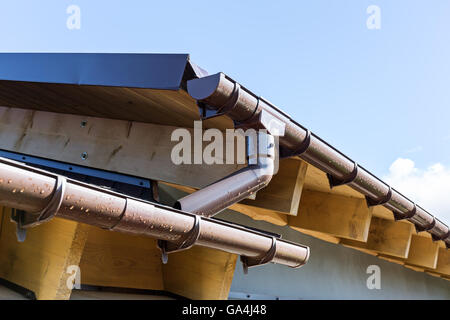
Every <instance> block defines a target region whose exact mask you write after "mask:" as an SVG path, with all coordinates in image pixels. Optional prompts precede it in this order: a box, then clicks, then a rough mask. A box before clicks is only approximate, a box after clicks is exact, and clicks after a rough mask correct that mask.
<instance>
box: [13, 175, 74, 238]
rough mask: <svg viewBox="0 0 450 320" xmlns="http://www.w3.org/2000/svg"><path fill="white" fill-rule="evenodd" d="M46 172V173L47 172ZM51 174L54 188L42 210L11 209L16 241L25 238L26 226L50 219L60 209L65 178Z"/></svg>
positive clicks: (32, 225) (33, 225)
mask: <svg viewBox="0 0 450 320" xmlns="http://www.w3.org/2000/svg"><path fill="white" fill-rule="evenodd" d="M46 174H47V175H48V173H46ZM52 176H53V178H55V179H56V188H55V191H54V192H53V195H52V198H51V199H50V202H49V203H48V205H47V206H46V207H45V208H44V209H43V210H41V211H40V212H36V213H30V212H25V211H23V210H16V209H14V210H13V211H12V213H11V220H12V221H13V222H15V223H16V225H17V229H16V235H17V241H19V242H24V241H25V239H26V234H27V230H26V229H27V228H31V227H35V226H37V225H40V224H42V223H44V222H47V221H49V220H51V219H52V218H53V217H54V216H55V215H56V213H57V212H58V210H59V209H60V207H61V204H62V202H63V197H64V192H65V189H66V178H65V177H64V176H60V175H57V174H55V175H52Z"/></svg>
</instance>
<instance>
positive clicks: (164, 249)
mask: <svg viewBox="0 0 450 320" xmlns="http://www.w3.org/2000/svg"><path fill="white" fill-rule="evenodd" d="M194 218H195V220H194V226H193V227H192V229H191V230H190V231H189V232H188V234H187V235H186V237H185V238H184V239H183V241H182V242H181V243H180V244H176V245H175V244H173V243H171V242H169V241H167V240H158V248H159V249H160V250H161V260H162V262H163V264H166V263H167V261H168V260H169V257H168V254H169V253H172V252H178V251H183V250H187V249H190V248H191V247H192V246H193V245H194V244H195V243H196V242H197V240H198V237H199V236H200V220H201V218H200V216H197V215H196V216H194Z"/></svg>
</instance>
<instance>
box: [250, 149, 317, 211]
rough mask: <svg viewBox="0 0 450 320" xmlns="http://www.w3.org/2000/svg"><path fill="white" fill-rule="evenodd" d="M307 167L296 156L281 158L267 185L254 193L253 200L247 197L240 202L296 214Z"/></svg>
mask: <svg viewBox="0 0 450 320" xmlns="http://www.w3.org/2000/svg"><path fill="white" fill-rule="evenodd" d="M307 167H308V164H307V163H306V162H304V161H302V160H299V159H298V158H288V159H283V160H281V161H280V164H279V170H278V172H277V173H276V174H275V175H274V176H273V178H272V180H271V181H270V183H269V185H268V186H267V187H266V188H264V189H262V190H260V191H258V192H257V193H256V199H255V200H249V199H247V200H244V201H241V204H242V205H249V206H252V207H256V208H263V209H268V210H272V211H276V212H279V213H284V214H289V215H294V216H296V215H297V212H298V206H299V204H300V198H301V194H302V189H303V183H304V181H305V176H306V169H307Z"/></svg>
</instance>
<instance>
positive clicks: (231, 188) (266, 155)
mask: <svg viewBox="0 0 450 320" xmlns="http://www.w3.org/2000/svg"><path fill="white" fill-rule="evenodd" d="M255 138H256V139H255ZM246 150H247V162H248V164H249V165H248V166H247V167H246V168H243V169H241V170H239V171H237V172H235V173H233V174H231V175H229V176H227V177H225V178H223V179H221V180H219V181H217V182H215V183H213V184H211V185H209V186H207V187H205V188H203V189H200V190H198V191H196V192H194V193H192V194H190V195H188V196H185V197H183V198H181V199H179V200H178V201H177V202H176V204H175V208H177V209H180V210H183V211H187V212H191V213H195V214H199V215H202V216H205V217H211V216H213V215H215V214H217V213H219V212H220V211H222V210H224V209H226V208H227V207H229V206H231V205H232V204H234V203H236V202H239V201H241V200H243V199H246V198H248V197H249V196H252V195H253V194H254V193H256V192H257V191H258V190H260V189H262V188H264V187H265V186H267V184H268V183H269V182H270V180H271V179H272V176H273V175H274V173H275V140H274V137H273V136H272V135H270V134H267V133H265V132H262V131H260V132H257V133H256V132H255V135H254V136H253V137H252V136H251V135H250V136H247V148H246ZM256 150H257V152H256Z"/></svg>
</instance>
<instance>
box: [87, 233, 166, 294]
mask: <svg viewBox="0 0 450 320" xmlns="http://www.w3.org/2000/svg"><path fill="white" fill-rule="evenodd" d="M161 264H162V263H161V251H160V250H159V249H158V248H157V246H156V240H154V239H152V238H148V237H142V236H134V235H128V234H123V233H119V232H111V231H108V230H103V229H100V228H96V227H92V226H89V236H88V239H87V242H86V246H85V248H84V252H83V255H82V257H81V261H80V268H81V282H82V284H87V285H94V286H104V287H121V288H135V289H150V290H163V289H164V285H163V277H162V266H161Z"/></svg>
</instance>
